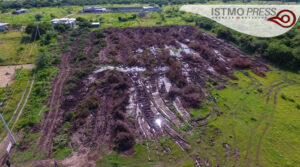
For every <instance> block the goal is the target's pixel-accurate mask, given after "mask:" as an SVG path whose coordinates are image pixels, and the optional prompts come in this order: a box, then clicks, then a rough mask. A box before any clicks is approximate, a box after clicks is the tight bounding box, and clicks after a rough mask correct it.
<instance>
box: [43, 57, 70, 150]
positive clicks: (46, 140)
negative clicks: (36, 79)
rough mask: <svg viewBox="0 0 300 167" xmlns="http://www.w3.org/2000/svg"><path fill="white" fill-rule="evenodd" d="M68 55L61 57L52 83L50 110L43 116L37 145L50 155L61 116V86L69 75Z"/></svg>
mask: <svg viewBox="0 0 300 167" xmlns="http://www.w3.org/2000/svg"><path fill="white" fill-rule="evenodd" d="M69 57H70V55H69V54H66V55H63V56H62V59H61V63H60V65H59V68H60V71H59V72H58V74H57V75H56V78H55V80H54V83H53V87H52V90H53V91H52V92H51V96H50V99H49V101H48V107H49V108H50V109H51V110H50V111H49V112H48V113H46V114H45V120H44V121H43V123H42V135H41V137H40V140H39V145H40V146H41V147H42V149H44V150H46V151H48V153H49V155H50V154H51V150H52V144H53V142H52V141H53V135H54V133H55V132H54V129H55V128H56V125H57V123H58V122H59V118H60V117H61V116H62V113H60V109H59V105H60V104H61V97H62V94H63V85H64V83H65V81H66V79H67V77H68V76H69V75H70V64H69Z"/></svg>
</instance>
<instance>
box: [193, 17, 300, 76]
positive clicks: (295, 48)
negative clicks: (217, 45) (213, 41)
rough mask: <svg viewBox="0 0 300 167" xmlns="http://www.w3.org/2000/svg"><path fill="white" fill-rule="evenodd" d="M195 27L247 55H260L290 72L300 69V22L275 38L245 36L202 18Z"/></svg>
mask: <svg viewBox="0 0 300 167" xmlns="http://www.w3.org/2000/svg"><path fill="white" fill-rule="evenodd" d="M196 26H198V27H200V28H203V29H205V30H206V31H209V32H212V33H214V34H216V35H217V36H218V37H219V38H221V39H224V40H227V41H229V42H231V43H233V44H234V45H236V46H238V47H239V48H241V49H242V50H243V51H244V52H246V53H248V54H259V55H262V56H263V57H264V58H266V59H268V60H270V61H271V62H273V63H275V64H276V65H279V66H280V67H284V68H288V69H290V70H296V71H297V70H299V69H300V22H298V23H297V24H296V25H295V26H294V27H293V29H291V30H290V31H289V32H287V33H285V34H283V35H280V36H277V37H275V38H257V37H253V36H250V35H245V34H242V33H239V32H236V31H234V30H231V29H229V28H226V27H224V26H221V25H219V24H217V23H215V22H214V21H211V20H209V19H207V18H204V17H202V18H199V19H197V20H196Z"/></svg>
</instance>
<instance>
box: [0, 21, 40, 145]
mask: <svg viewBox="0 0 300 167" xmlns="http://www.w3.org/2000/svg"><path fill="white" fill-rule="evenodd" d="M33 31H34V29H32V33H31V37H32V36H33ZM37 32H38V24H37V28H36V32H35V36H34V41H33V44H32V46H31V48H30V51H29V55H30V54H31V53H32V49H33V47H34V45H35V41H36V36H37ZM24 55H25V53H24ZM24 57H25V56H22V57H21V59H20V61H21V60H22V59H23V58H24ZM15 70H16V67H15ZM15 90H16V85H15V86H14V88H13V93H12V95H11V96H13V95H14V92H15ZM10 102H11V101H9V102H8V103H7V104H6V106H5V108H4V111H6V110H7V107H8V105H9V104H10ZM24 105H26V104H24ZM14 115H15V113H14V114H13V116H12V117H11V119H10V121H9V123H10V122H11V120H12V119H13V117H14ZM0 117H1V120H2V122H3V124H4V126H5V128H6V130H7V132H8V134H9V136H10V138H11V140H12V141H13V144H16V141H15V139H14V137H13V135H12V133H11V131H10V130H9V127H8V125H7V124H6V122H5V120H4V118H3V117H2V115H1V114H0Z"/></svg>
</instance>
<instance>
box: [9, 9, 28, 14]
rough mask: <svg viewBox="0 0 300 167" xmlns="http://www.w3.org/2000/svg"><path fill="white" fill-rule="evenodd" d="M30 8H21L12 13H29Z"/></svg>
mask: <svg viewBox="0 0 300 167" xmlns="http://www.w3.org/2000/svg"><path fill="white" fill-rule="evenodd" d="M27 12H28V9H19V10H16V11H14V12H13V13H12V14H22V13H27Z"/></svg>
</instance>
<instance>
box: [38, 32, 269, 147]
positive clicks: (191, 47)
mask: <svg viewBox="0 0 300 167" xmlns="http://www.w3.org/2000/svg"><path fill="white" fill-rule="evenodd" d="M87 37H88V38H87V40H86V43H87V44H86V45H85V46H84V48H82V49H83V50H84V54H85V56H87V59H82V60H78V61H76V63H77V64H76V63H75V65H74V62H73V64H72V63H71V64H69V62H72V60H73V57H74V55H76V53H77V52H79V50H78V48H80V47H78V46H79V44H78V43H80V42H78V41H79V40H82V37H80V36H79V37H77V38H76V39H75V40H74V44H73V45H72V46H71V49H72V51H71V52H70V53H67V54H64V55H63V56H62V62H61V63H62V64H61V65H60V67H61V71H60V72H59V73H58V74H57V75H58V78H63V79H57V80H56V81H55V82H54V85H55V86H53V90H52V91H53V92H52V96H51V97H50V99H49V100H48V103H49V105H50V107H53V108H52V109H51V110H50V111H49V112H47V113H46V115H45V121H44V123H43V126H42V127H46V128H42V129H41V131H42V137H41V139H40V141H41V143H45V144H44V146H45V149H47V150H48V151H49V152H51V151H53V147H52V145H53V138H55V137H56V136H57V135H58V129H59V127H60V125H62V124H63V123H64V122H66V121H71V123H72V126H71V128H70V129H69V132H68V133H70V135H71V136H72V137H71V139H70V143H69V145H71V146H72V147H78V148H79V150H80V151H82V153H86V152H88V151H87V150H89V149H90V148H92V147H93V148H100V146H101V144H106V145H109V146H111V147H110V148H111V149H118V150H119V151H127V150H130V149H131V148H132V146H134V145H135V143H137V142H140V141H143V140H155V139H156V138H157V137H159V136H165V135H166V136H169V137H170V138H171V139H172V140H173V141H174V142H175V143H176V144H178V145H179V146H180V147H181V148H182V149H183V150H185V149H186V148H188V147H189V146H190V144H189V143H188V142H187V141H186V140H185V139H184V137H183V135H182V134H180V133H179V132H177V131H176V130H175V129H174V127H183V126H185V125H190V126H191V127H193V126H196V125H197V120H193V118H192V117H191V115H190V113H189V110H190V109H193V108H201V106H202V104H203V103H204V102H207V101H212V100H214V99H213V98H212V97H211V95H210V92H209V91H208V89H207V88H208V85H213V86H215V87H216V88H217V89H223V88H224V86H223V85H224V83H225V82H226V79H228V78H230V79H237V78H236V77H235V76H234V74H233V72H234V71H235V70H239V69H251V70H253V71H254V72H255V73H257V74H259V75H263V74H264V71H265V70H267V68H266V66H265V65H264V64H262V63H260V62H258V61H256V60H253V59H250V58H249V57H248V56H247V55H246V54H244V53H243V52H241V51H240V50H239V49H237V48H236V47H234V46H232V45H230V44H229V43H227V42H224V41H223V40H220V39H217V38H216V37H215V36H213V35H210V34H208V33H204V32H201V31H200V30H199V29H198V28H196V27H193V26H165V27H152V28H125V29H107V30H105V37H102V40H103V41H106V44H107V45H106V46H102V48H101V49H99V50H98V51H97V54H96V55H98V56H96V57H92V56H91V52H92V51H91V50H94V49H95V48H97V47H98V48H99V47H100V46H98V44H97V42H92V41H95V40H97V38H99V37H97V35H95V33H93V32H92V33H90V34H89V35H88V36H87ZM100 38H101V37H100ZM78 69H85V71H88V72H86V73H85V75H83V76H81V77H80V80H78V79H77V80H74V79H73V80H72V77H73V76H74V74H78V72H76V71H78ZM66 78H69V79H66ZM70 78H71V79H70ZM70 82H72V83H73V84H74V85H76V86H73V89H70V90H71V91H69V93H68V94H64V93H62V92H63V90H64V89H66V87H69V86H70ZM208 83H211V84H208ZM55 96H56V97H55ZM57 106H60V107H59V108H57ZM70 113H73V115H75V117H72V114H70ZM49 126H50V127H51V128H47V127H49Z"/></svg>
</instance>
